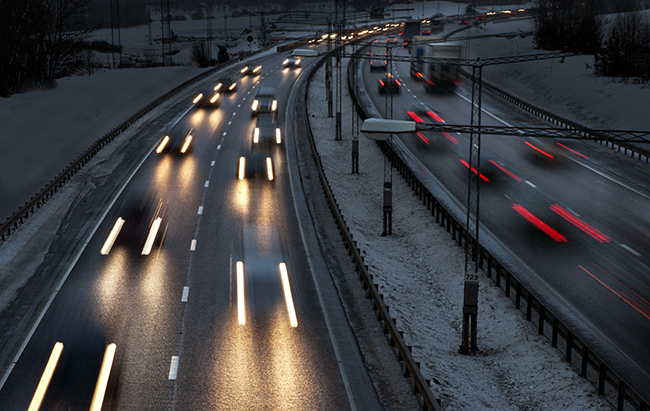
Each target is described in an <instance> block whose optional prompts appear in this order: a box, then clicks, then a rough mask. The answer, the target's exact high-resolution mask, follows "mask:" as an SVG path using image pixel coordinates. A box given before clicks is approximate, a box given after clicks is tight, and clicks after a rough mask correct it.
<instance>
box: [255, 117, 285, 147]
mask: <svg viewBox="0 0 650 411" xmlns="http://www.w3.org/2000/svg"><path fill="white" fill-rule="evenodd" d="M253 144H266V145H271V144H282V131H281V130H280V122H279V119H278V114H277V113H261V114H260V115H258V116H257V118H256V121H255V129H254V130H253Z"/></svg>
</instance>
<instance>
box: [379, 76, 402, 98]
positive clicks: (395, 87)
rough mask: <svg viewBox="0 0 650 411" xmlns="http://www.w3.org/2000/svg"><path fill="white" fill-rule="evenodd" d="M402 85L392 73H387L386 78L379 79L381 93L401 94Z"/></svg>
mask: <svg viewBox="0 0 650 411" xmlns="http://www.w3.org/2000/svg"><path fill="white" fill-rule="evenodd" d="M401 88H402V83H401V82H400V81H399V80H398V79H396V78H395V76H393V75H392V74H391V73H386V75H385V76H384V78H380V79H379V93H380V94H381V93H396V94H399V92H400V89H401Z"/></svg>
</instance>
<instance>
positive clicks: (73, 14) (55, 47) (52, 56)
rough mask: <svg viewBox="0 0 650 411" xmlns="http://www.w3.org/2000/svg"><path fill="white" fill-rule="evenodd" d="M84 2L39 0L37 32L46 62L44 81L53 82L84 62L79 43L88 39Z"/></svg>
mask: <svg viewBox="0 0 650 411" xmlns="http://www.w3.org/2000/svg"><path fill="white" fill-rule="evenodd" d="M86 4H87V2H86V1H85V0H41V8H40V13H39V18H38V21H39V26H40V28H41V30H40V32H39V33H38V38H39V46H40V47H42V54H43V58H44V59H45V64H44V73H43V80H44V82H53V81H55V80H56V79H57V78H58V77H61V76H62V75H67V74H70V71H71V70H74V67H75V66H76V65H78V64H79V63H80V61H83V57H82V53H83V50H82V49H81V47H80V44H81V42H82V41H83V40H85V39H87V37H88V35H89V34H90V31H91V30H90V29H88V28H87V27H86V23H85V13H86Z"/></svg>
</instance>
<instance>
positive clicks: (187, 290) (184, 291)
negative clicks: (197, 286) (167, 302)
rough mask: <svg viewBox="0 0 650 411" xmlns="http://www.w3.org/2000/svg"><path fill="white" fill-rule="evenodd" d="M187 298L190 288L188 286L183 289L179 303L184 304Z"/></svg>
mask: <svg viewBox="0 0 650 411" xmlns="http://www.w3.org/2000/svg"><path fill="white" fill-rule="evenodd" d="M189 296H190V287H188V286H185V287H183V296H182V297H181V302H182V303H186V302H187V299H188V297H189Z"/></svg>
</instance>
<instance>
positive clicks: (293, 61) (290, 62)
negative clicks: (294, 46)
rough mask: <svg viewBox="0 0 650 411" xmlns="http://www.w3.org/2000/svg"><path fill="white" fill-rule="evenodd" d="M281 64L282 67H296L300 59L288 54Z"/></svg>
mask: <svg viewBox="0 0 650 411" xmlns="http://www.w3.org/2000/svg"><path fill="white" fill-rule="evenodd" d="M282 65H283V66H284V67H291V68H297V67H300V59H299V58H298V57H294V56H292V55H291V54H290V55H288V56H287V57H286V58H285V59H284V60H283V61H282Z"/></svg>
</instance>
